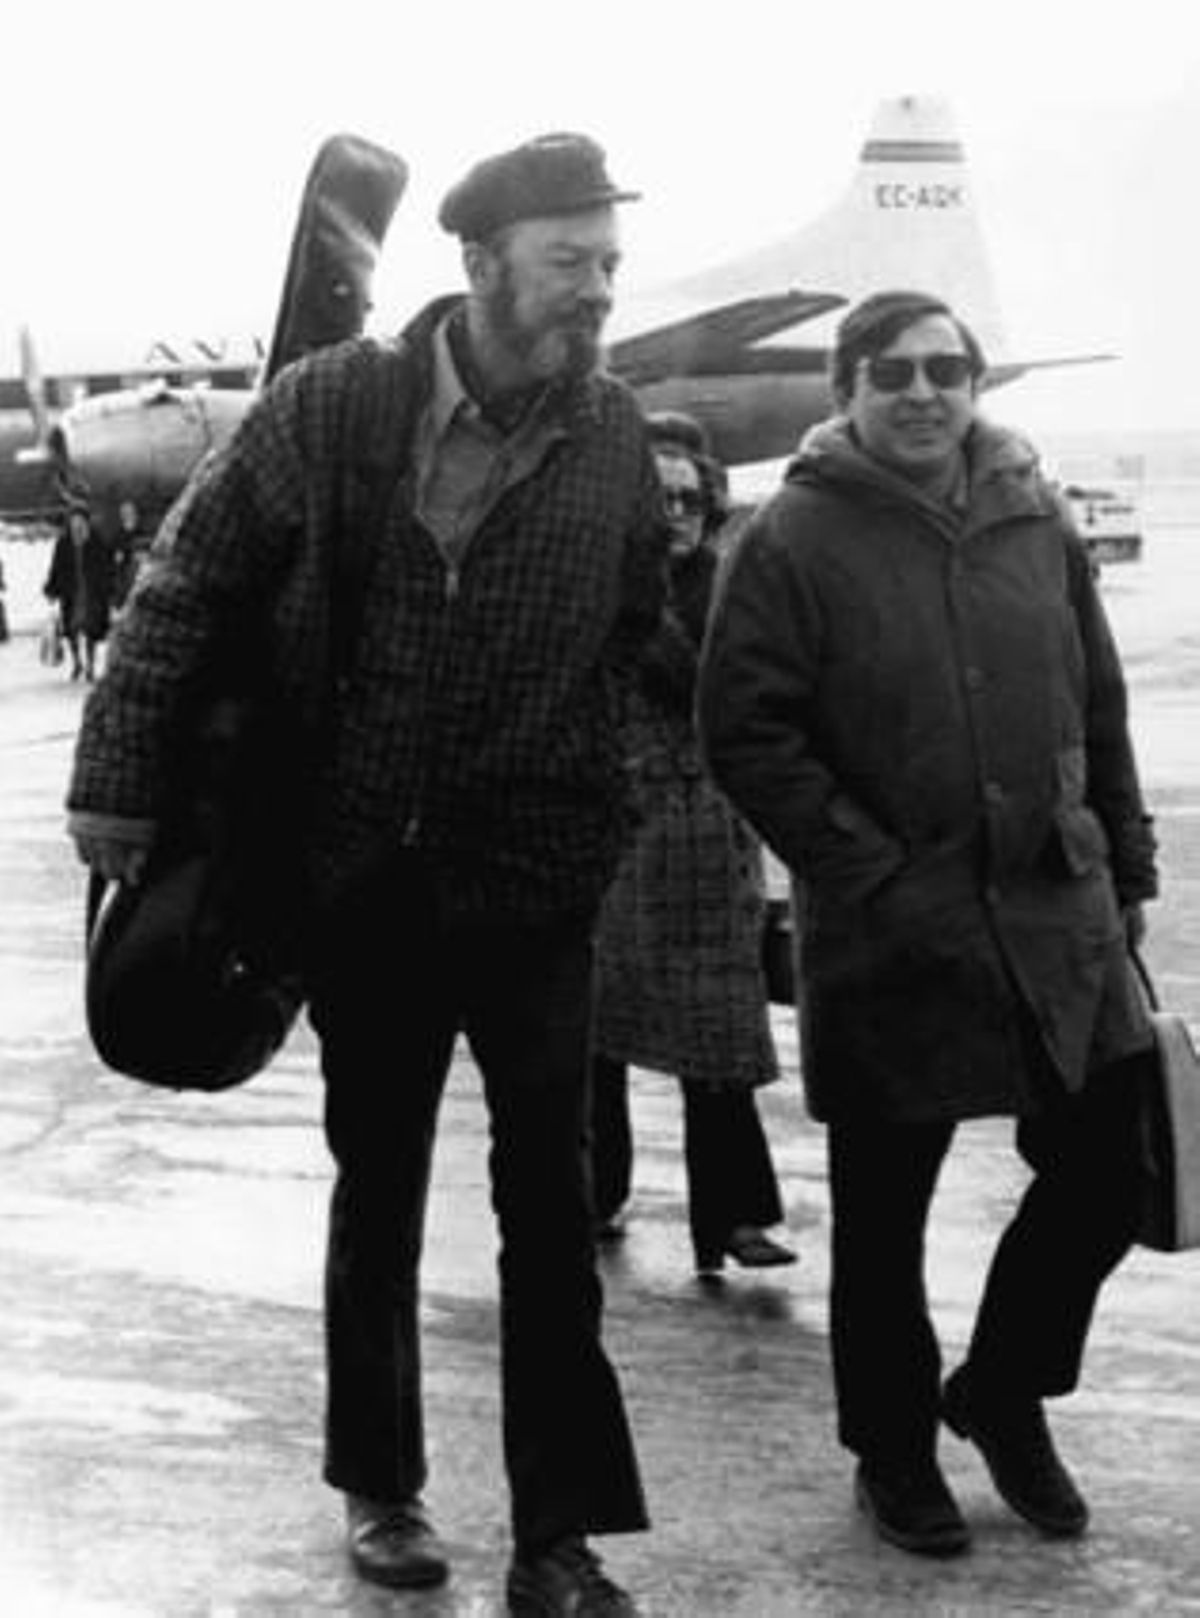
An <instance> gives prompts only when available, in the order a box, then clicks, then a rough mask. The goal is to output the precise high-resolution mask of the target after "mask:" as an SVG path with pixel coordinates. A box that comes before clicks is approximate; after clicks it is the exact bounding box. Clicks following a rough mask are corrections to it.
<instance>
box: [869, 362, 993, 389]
mask: <svg viewBox="0 0 1200 1618" xmlns="http://www.w3.org/2000/svg"><path fill="white" fill-rule="evenodd" d="M863 368H864V369H865V371H866V373H867V376H868V378H869V380H870V383H871V386H872V387H873V388H875V389H876V390H877V391H878V392H879V393H903V392H904V390H905V389H906V388H911V387H912V385H913V382H914V381H915V379H916V375H917V372H918V371H920V372H921V374H922V375H923V376H924V377H925V379H926V381H927V382H928V383H929V384H930V386H931V387H935V388H961V387H962V386H963V385H964V384H965V383H966V382H967V381H968V380H969V379H970V377H971V374H972V365H971V356H970V355H969V354H926V355H925V356H924V357H923V358H922V359H909V358H908V357H907V356H906V355H902V354H875V355H873V356H872V357H871V358H870V359H867V360H864V361H863Z"/></svg>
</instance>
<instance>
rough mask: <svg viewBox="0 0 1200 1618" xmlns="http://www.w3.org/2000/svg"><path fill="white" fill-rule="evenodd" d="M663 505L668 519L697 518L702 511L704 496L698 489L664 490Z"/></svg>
mask: <svg viewBox="0 0 1200 1618" xmlns="http://www.w3.org/2000/svg"><path fill="white" fill-rule="evenodd" d="M663 505H664V506H666V508H667V516H668V517H699V516H700V515H701V514H702V512H703V511H704V496H703V495H702V494H701V492H700V490H699V489H664V490H663Z"/></svg>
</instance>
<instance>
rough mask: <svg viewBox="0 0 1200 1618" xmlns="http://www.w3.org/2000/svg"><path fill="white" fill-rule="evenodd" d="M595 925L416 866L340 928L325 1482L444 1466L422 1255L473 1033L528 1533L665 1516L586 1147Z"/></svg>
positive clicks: (330, 1031)
mask: <svg viewBox="0 0 1200 1618" xmlns="http://www.w3.org/2000/svg"><path fill="white" fill-rule="evenodd" d="M590 934H591V928H590V919H589V920H588V921H583V920H571V921H570V922H562V923H559V924H556V925H553V926H545V927H523V926H494V927H468V926H463V925H456V924H452V923H447V922H445V921H444V920H443V919H441V918H440V917H439V913H438V907H437V902H436V896H435V894H434V892H433V890H432V887H431V885H430V883H429V882H428V880H427V879H426V877H425V876H424V874H423V873H422V871H421V869H420V868H419V866H416V865H415V864H413V862H411V861H408V860H405V859H398V860H397V861H396V862H395V863H394V865H393V866H392V867H390V868H389V869H388V870H387V871H385V872H383V873H378V874H377V875H376V877H375V878H374V880H373V881H372V882H371V884H370V892H369V894H364V895H362V896H361V897H360V898H359V899H358V901H357V902H356V903H354V904H353V905H350V906H347V907H345V908H344V910H343V912H342V913H341V914H340V915H339V916H338V917H336V918H335V919H334V922H333V924H332V925H331V927H330V928H329V930H328V933H327V936H326V939H325V940H324V941H323V948H322V960H323V964H322V965H321V967H320V968H319V969H318V972H317V975H316V981H315V989H314V995H313V1001H312V1017H313V1023H314V1026H315V1027H316V1030H317V1032H318V1034H319V1036H320V1039H321V1055H322V1067H323V1071H324V1074H325V1080H326V1108H325V1123H326V1136H327V1139H328V1143H329V1148H330V1151H331V1153H332V1154H333V1158H334V1161H335V1163H336V1165H337V1176H336V1181H335V1185H334V1191H333V1199H332V1207H331V1215H330V1226H329V1249H328V1261H327V1269H326V1342H327V1369H328V1409H327V1425H326V1458H325V1477H326V1480H327V1481H328V1482H329V1483H331V1484H333V1485H334V1486H335V1487H336V1488H339V1489H344V1490H347V1491H350V1492H353V1493H356V1494H363V1495H369V1496H372V1497H374V1498H377V1499H383V1500H392V1499H401V1498H404V1497H406V1496H408V1495H410V1494H412V1493H414V1492H416V1491H417V1490H419V1489H420V1488H421V1487H422V1486H423V1484H424V1482H425V1478H426V1455H425V1438H424V1427H423V1417H422V1400H421V1357H420V1342H419V1333H418V1290H419V1265H420V1259H421V1246H422V1236H423V1228H424V1218H425V1206H426V1196H427V1192H428V1187H429V1176H430V1160H431V1154H432V1151H433V1144H434V1134H435V1128H436V1121H437V1113H438V1106H439V1103H440V1100H441V1096H442V1091H443V1087H444V1084H445V1080H446V1076H447V1072H448V1069H449V1065H450V1060H451V1055H452V1051H453V1045H454V1040H455V1036H456V1034H457V1033H458V1032H459V1031H460V1030H462V1031H464V1032H465V1033H466V1035H467V1038H468V1040H469V1042H470V1045H471V1049H472V1053H473V1055H474V1057H475V1059H476V1061H477V1063H478V1065H479V1068H480V1071H481V1074H482V1078H483V1089H484V1095H485V1097H486V1102H487V1107H488V1112H489V1118H490V1125H491V1149H490V1158H489V1168H490V1174H491V1190H492V1204H493V1207H494V1209H495V1211H496V1216H497V1221H498V1225H499V1233H500V1251H499V1273H500V1338H501V1378H502V1394H503V1428H504V1434H503V1436H504V1457H505V1464H506V1467H507V1472H508V1477H509V1484H510V1489H511V1497H512V1499H511V1509H512V1522H513V1531H514V1535H515V1537H516V1539H517V1541H518V1542H519V1543H521V1544H524V1545H535V1544H539V1543H544V1542H546V1541H548V1540H551V1539H553V1538H556V1537H557V1536H559V1535H561V1534H564V1533H578V1532H584V1533H603V1532H625V1531H629V1530H633V1529H638V1528H642V1527H644V1526H645V1525H646V1512H645V1506H644V1502H643V1499H642V1491H641V1485H640V1481H639V1476H638V1468H637V1462H636V1459H635V1456H634V1451H633V1444H632V1440H631V1437H630V1433H629V1429H628V1425H627V1422H626V1418H625V1412H624V1408H623V1405H622V1400H621V1394H620V1390H619V1387H618V1384H617V1380H616V1377H615V1374H614V1372H613V1369H612V1366H611V1365H610V1363H609V1361H608V1358H607V1356H606V1355H605V1352H604V1349H603V1346H602V1343H601V1336H600V1318H601V1306H602V1297H601V1288H600V1283H599V1280H598V1278H597V1274H596V1269H595V1262H594V1252H593V1245H592V1234H591V1221H590V1197H589V1188H588V1181H587V1160H586V1148H585V1125H586V1119H585V1098H586V1094H587V1024H588V1015H589V1012H588V1007H589V992H590V978H591V936H590Z"/></svg>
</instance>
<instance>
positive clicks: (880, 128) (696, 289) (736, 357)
mask: <svg viewBox="0 0 1200 1618" xmlns="http://www.w3.org/2000/svg"><path fill="white" fill-rule="evenodd" d="M801 287H802V288H805V289H807V296H808V298H809V299H810V301H811V307H810V308H809V310H808V311H807V312H803V313H801V314H800V315H799V317H798V319H797V320H795V321H791V322H788V323H787V325H786V326H783V325H780V326H777V327H776V329H775V330H774V331H773V332H770V331H766V330H764V331H762V332H760V333H759V334H758V336H757V337H754V336H751V335H749V334H747V335H746V336H745V337H744V339H743V340H741V341H736V342H732V343H730V344H728V345H721V346H720V347H719V348H718V347H717V346H716V345H711V344H708V343H706V342H703V341H701V342H698V343H697V345H696V346H695V347H694V348H693V349H692V350H691V352H688V351H687V350H686V347H685V345H683V344H680V343H679V342H677V341H674V342H669V343H663V344H662V345H661V347H659V346H657V345H658V343H659V340H660V339H661V338H662V337H664V336H669V334H670V332H671V330H672V328H671V326H670V325H668V326H666V327H665V328H662V327H661V326H660V327H659V330H658V331H657V332H656V331H655V330H653V329H652V330H651V331H650V332H649V333H647V334H646V335H644V336H642V337H640V338H634V339H632V341H633V342H635V343H637V344H638V345H639V347H638V350H637V353H638V359H639V374H638V376H637V377H636V378H635V379H634V380H635V385H637V388H638V394H639V397H640V399H641V401H642V404H643V406H644V408H645V409H647V410H654V411H657V410H680V411H685V412H686V413H688V414H689V415H692V416H695V417H696V418H697V419H698V420H699V421H700V422H701V423H702V425H703V426H704V428H705V429H706V431H707V434H708V437H709V441H710V443H711V445H712V448H713V453H714V454H715V455H716V457H717V458H718V460H720V461H722V462H724V463H725V465H726V466H731V467H732V466H740V465H745V464H746V463H750V462H755V461H765V460H772V459H775V458H777V457H779V456H782V455H786V454H789V453H791V451H793V450H794V449H795V448H796V446H797V444H798V443H799V441H800V439H801V437H802V436H803V434H804V433H805V431H807V429H808V428H809V427H810V426H812V425H813V424H814V423H816V422H818V421H821V420H823V419H824V418H825V417H826V416H828V415H829V413H830V411H831V409H832V408H833V401H832V397H831V394H830V391H829V385H828V380H827V376H828V361H829V348H830V337H831V330H830V328H831V326H832V321H831V320H818V318H817V317H820V316H826V315H829V314H831V313H832V312H834V311H836V310H838V309H844V308H845V307H847V306H849V305H850V304H851V303H855V302H857V301H858V300H859V299H860V298H863V297H866V296H867V295H868V294H870V293H872V292H880V291H884V290H886V289H888V288H895V287H914V288H918V289H919V290H921V291H925V292H933V293H936V294H938V295H940V296H941V297H944V298H945V299H946V301H947V302H948V303H949V304H950V305H951V306H952V307H953V308H954V309H955V310H956V311H957V312H958V313H959V314H960V315H962V317H963V318H964V319H965V320H966V321H967V322H968V324H969V325H970V326H971V327H972V329H973V330H974V332H975V334H976V336H977V337H978V338H979V340H980V342H981V344H982V346H983V350H984V353H985V354H986V355H987V358H988V362H989V366H988V374H987V378H986V382H985V386H986V387H988V388H995V387H999V386H1001V385H1002V384H1004V383H1006V382H1012V381H1015V380H1016V379H1017V378H1019V377H1022V376H1025V375H1027V374H1028V373H1029V372H1030V371H1033V370H1039V369H1047V368H1051V367H1059V366H1065V365H1082V364H1092V363H1095V362H1097V361H1100V360H1106V359H1111V358H1112V357H1113V356H1111V355H1107V354H1086V355H1072V356H1067V357H1063V358H1046V359H1026V360H1016V359H1014V358H1013V357H1012V352H1011V348H1010V345H1009V341H1008V336H1007V333H1006V331H1005V327H1004V323H1003V320H1002V319H1001V315H1000V303H999V299H998V297H997V293H996V287H995V281H994V278H993V275H992V270H991V262H990V258H989V254H988V251H987V245H986V241H985V237H984V233H983V230H982V227H981V225H980V222H979V216H978V212H977V209H976V206H975V199H974V195H973V192H972V188H971V182H970V175H969V171H968V165H967V159H966V154H965V151H964V148H963V145H962V143H961V141H960V140H959V138H958V134H957V131H956V129H955V124H954V119H953V115H952V112H951V109H950V105H949V103H948V102H947V101H946V100H945V99H944V98H942V97H936V96H924V95H904V96H897V97H892V98H889V99H886V100H884V101H882V102H880V103H879V105H878V107H877V108H876V111H875V115H874V118H873V120H872V123H871V126H870V129H869V132H868V135H867V138H866V141H865V142H864V144H863V147H862V150H861V153H860V156H859V160H858V165H857V168H856V170H855V173H854V176H853V179H852V181H851V184H850V186H849V188H848V189H847V190H846V191H845V192H844V193H843V195H842V196H841V197H840V198H839V199H838V200H837V201H836V202H835V203H834V204H833V205H832V206H831V207H830V208H829V209H828V210H827V211H826V212H825V213H823V214H821V215H819V216H818V217H817V218H816V219H815V220H813V221H811V222H810V223H808V224H806V225H803V226H801V227H800V228H798V229H796V230H794V231H792V232H791V233H790V234H788V235H786V236H784V237H782V238H781V239H779V240H777V241H774V242H771V243H769V244H768V245H766V246H764V247H761V248H759V249H757V250H755V251H753V252H751V253H749V254H744V255H741V256H739V257H736V258H733V259H730V260H727V261H725V262H722V263H720V264H717V265H715V266H712V267H709V268H706V269H704V270H701V271H699V272H697V273H694V274H691V275H688V276H685V277H682V278H680V279H678V280H676V281H674V282H671V283H668V284H667V285H666V286H665V287H663V288H662V289H660V290H659V291H658V292H656V293H654V294H652V295H647V296H645V297H644V298H643V299H642V300H641V301H640V302H638V301H637V300H635V301H634V303H633V305H632V306H631V307H629V308H628V309H627V310H626V311H625V318H626V319H629V320H631V321H632V322H633V323H635V324H636V323H641V322H655V321H657V322H661V321H663V320H664V319H668V320H669V319H671V318H672V316H674V317H675V318H678V312H679V311H681V310H691V311H692V312H693V314H692V318H693V321H695V320H696V319H697V318H699V321H700V323H701V329H702V326H703V320H704V316H703V315H700V316H699V317H697V315H696V313H695V311H697V310H701V311H703V310H709V311H712V310H714V309H715V310H716V311H717V313H718V314H719V313H720V312H721V311H722V309H726V308H728V307H729V303H728V300H730V299H735V298H741V299H747V298H753V297H755V296H758V297H764V296H767V297H770V296H773V297H775V298H777V299H782V298H783V297H785V296H787V295H788V289H794V288H801ZM621 314H622V311H621V309H620V306H619V307H618V319H620V317H621ZM810 322H813V323H815V325H816V327H817V330H816V331H814V332H811V333H806V332H804V331H802V330H801V327H802V326H808V325H809V323H810ZM806 337H808V338H809V340H808V341H805V340H804V339H805V338H806ZM764 339H765V340H764ZM627 341H630V340H629V339H621V338H618V339H617V341H615V342H614V344H613V345H612V349H611V357H612V364H613V368H614V369H615V370H617V371H618V372H620V371H621V370H622V357H623V354H624V353H625V352H626V349H625V343H626V342H627ZM656 362H657V363H656Z"/></svg>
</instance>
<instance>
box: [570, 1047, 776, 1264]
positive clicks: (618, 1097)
mask: <svg viewBox="0 0 1200 1618" xmlns="http://www.w3.org/2000/svg"><path fill="white" fill-rule="evenodd" d="M680 1088H681V1090H682V1092H683V1150H684V1158H685V1161H686V1165H687V1184H688V1225H689V1228H690V1230H691V1236H692V1246H693V1247H694V1249H695V1250H696V1252H697V1254H703V1253H711V1252H714V1251H720V1249H721V1245H722V1243H723V1242H724V1240H725V1238H726V1237H727V1236H728V1235H729V1233H730V1231H731V1230H733V1229H734V1228H735V1226H737V1225H757V1226H764V1225H776V1224H778V1223H779V1221H780V1220H781V1219H782V1218H783V1201H782V1199H781V1197H780V1195H779V1182H778V1180H777V1179H776V1177H775V1167H774V1165H773V1163H772V1162H771V1149H770V1147H769V1146H768V1144H767V1137H766V1135H765V1133H764V1131H763V1126H762V1120H761V1119H760V1118H759V1116H758V1106H757V1103H756V1101H755V1096H754V1091H753V1090H709V1089H707V1088H702V1087H700V1086H698V1085H691V1084H681V1086H680ZM592 1176H593V1186H594V1194H595V1201H596V1215H597V1217H598V1218H599V1219H609V1218H611V1217H612V1215H613V1214H615V1213H616V1211H617V1209H618V1208H620V1207H621V1205H622V1204H623V1203H624V1202H626V1201H627V1200H628V1197H629V1193H630V1189H631V1186H632V1180H633V1131H632V1127H631V1123H630V1116H629V1070H628V1068H627V1067H626V1065H625V1063H624V1062H616V1061H613V1060H612V1058H611V1057H607V1056H594V1057H593V1058H592Z"/></svg>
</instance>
